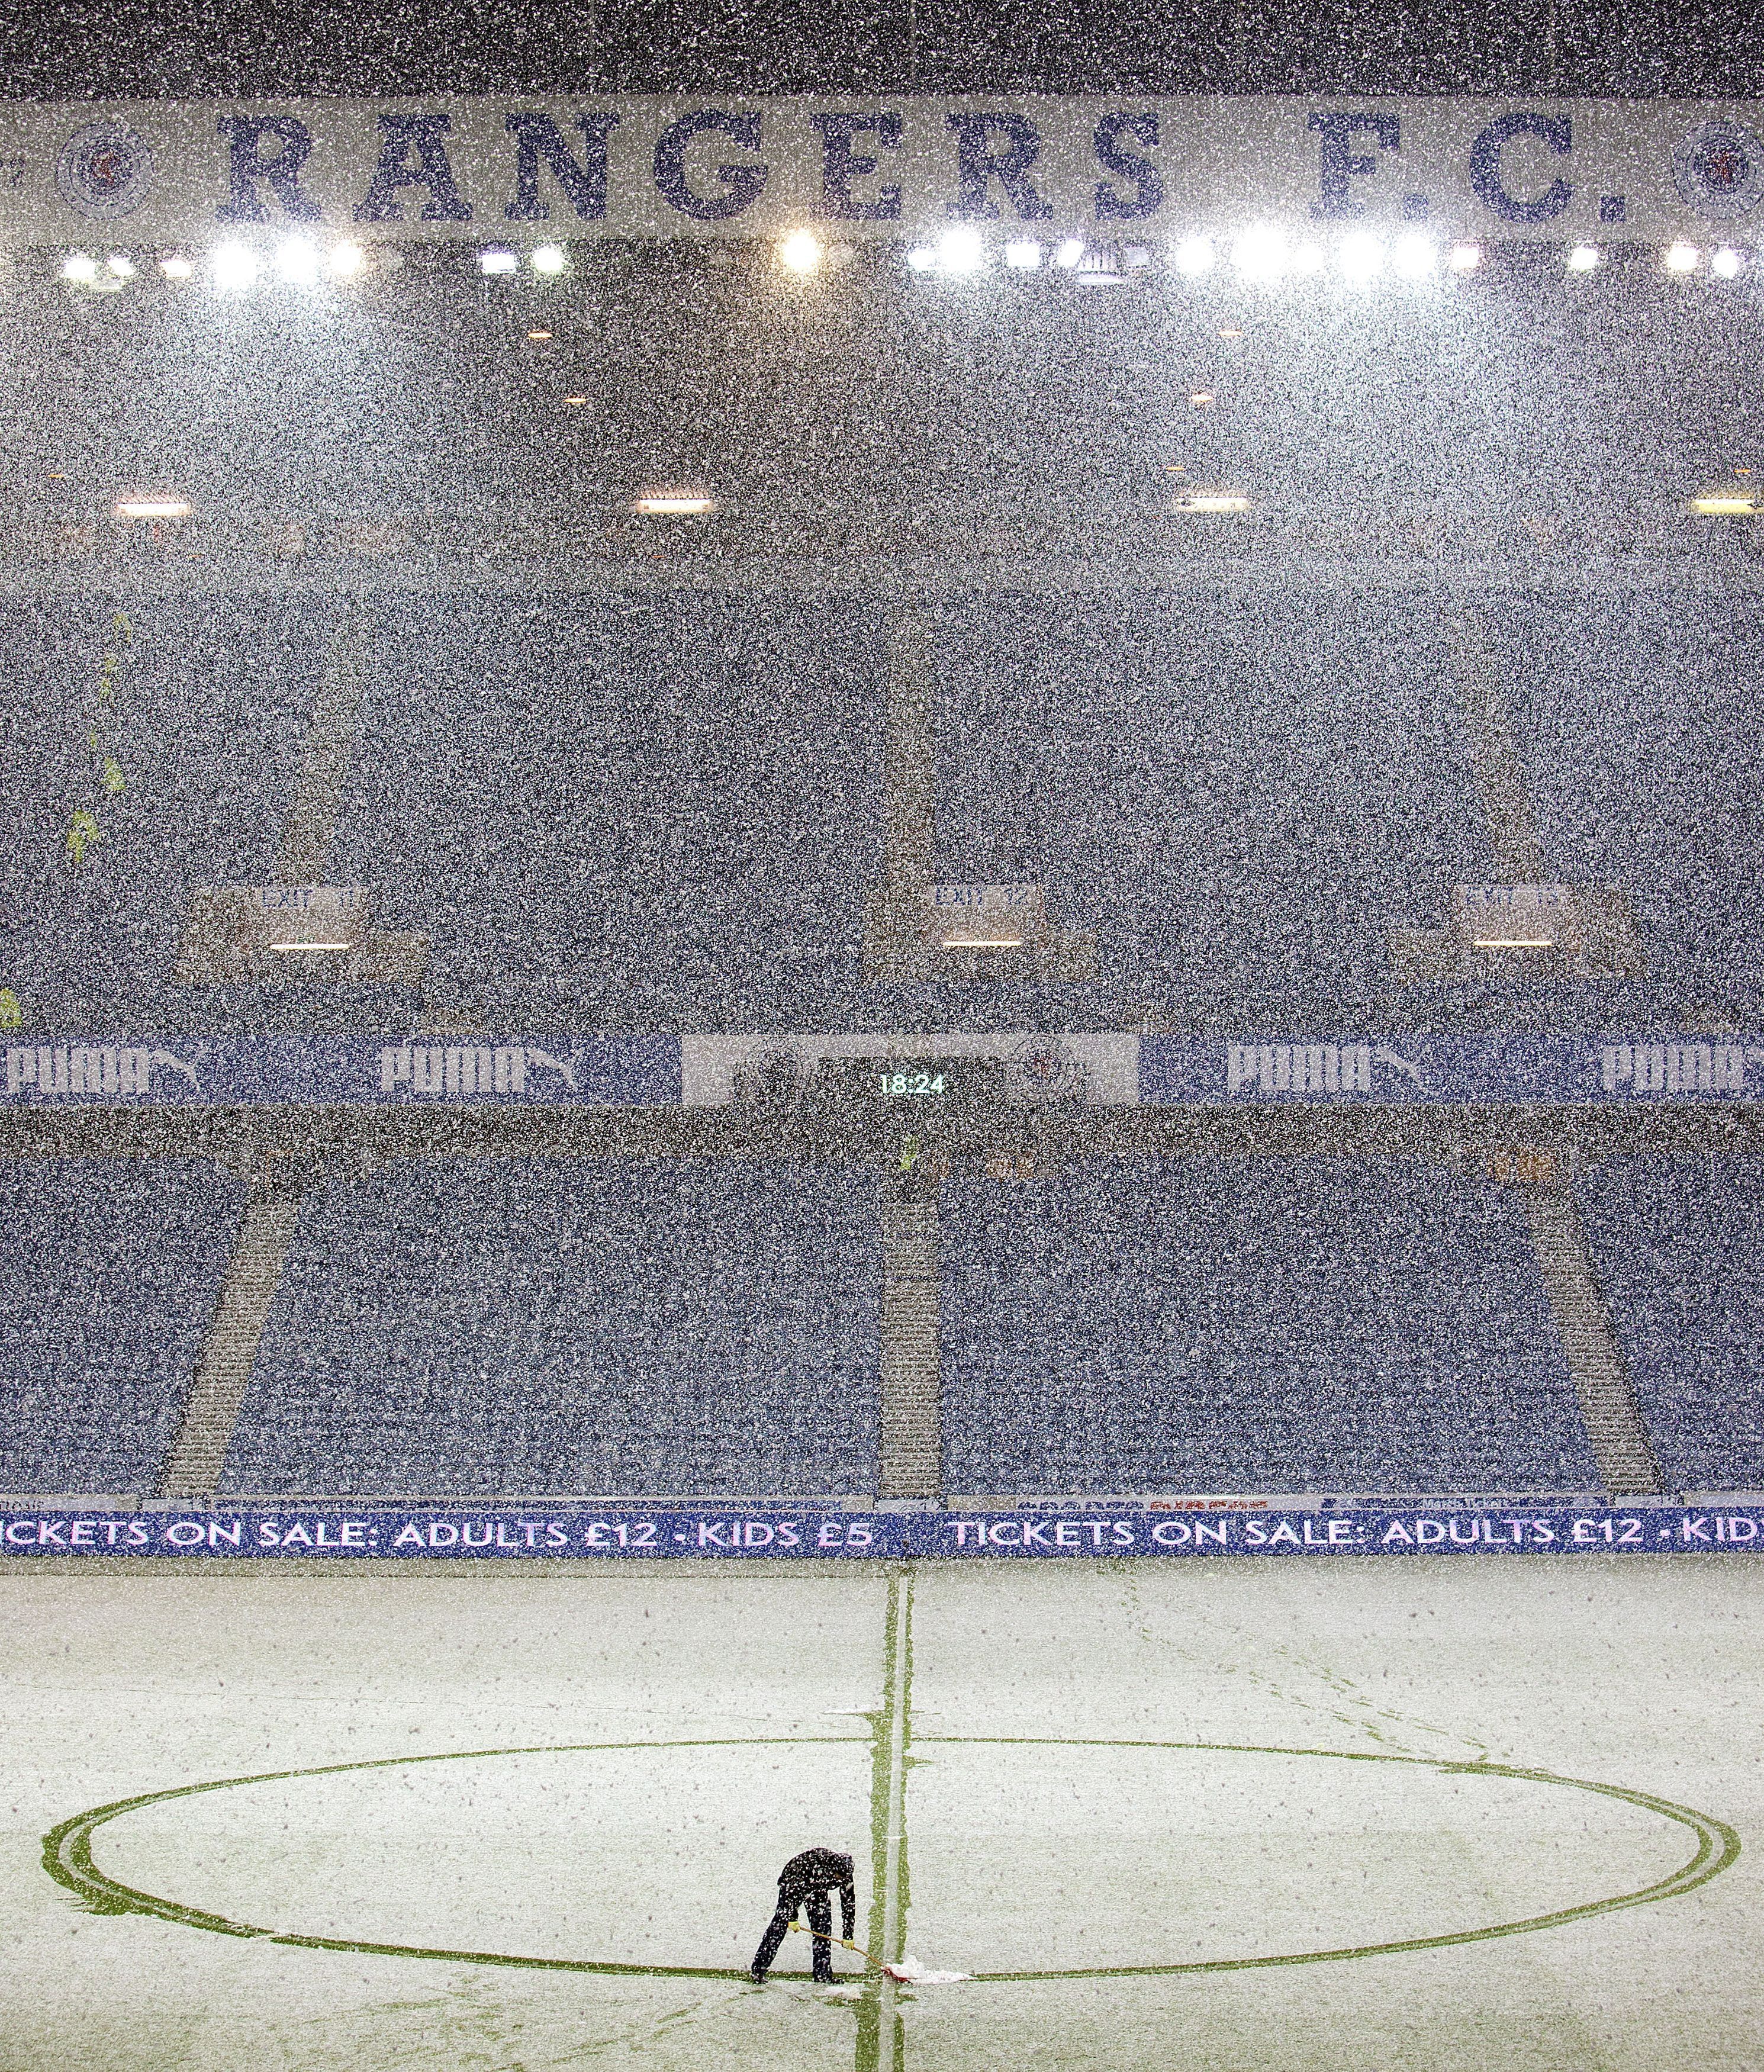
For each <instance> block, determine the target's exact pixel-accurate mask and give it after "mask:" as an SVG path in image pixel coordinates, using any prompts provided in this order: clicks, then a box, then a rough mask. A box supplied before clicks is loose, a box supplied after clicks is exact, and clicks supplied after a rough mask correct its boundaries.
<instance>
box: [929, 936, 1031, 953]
mask: <svg viewBox="0 0 1764 2072" xmlns="http://www.w3.org/2000/svg"><path fill="white" fill-rule="evenodd" d="M1022 947H1023V939H1022V936H1021V935H945V936H944V948H945V949H946V950H1020V949H1021V948H1022Z"/></svg>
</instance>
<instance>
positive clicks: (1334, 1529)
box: [0, 1498, 1764, 1560]
mask: <svg viewBox="0 0 1764 2072" xmlns="http://www.w3.org/2000/svg"><path fill="white" fill-rule="evenodd" d="M1257 1501H1259V1500H1258V1499H1241V1498H1240V1499H1237V1500H1236V1503H1238V1505H1240V1506H1244V1505H1246V1504H1252V1503H1255V1502H1257ZM1760 1548H1764V1509H1761V1508H1759V1507H1755V1506H1750V1505H1741V1504H1733V1505H1725V1506H1723V1505H1713V1506H1709V1505H1705V1506H1701V1507H1696V1508H1692V1507H1689V1506H1685V1505H1676V1504H1675V1505H1665V1504H1659V1505H1649V1506H1647V1507H1645V1508H1640V1509H1635V1510H1624V1509H1598V1508H1593V1507H1588V1508H1584V1509H1578V1510H1556V1509H1552V1508H1550V1507H1548V1506H1547V1505H1544V1506H1536V1505H1532V1504H1528V1503H1524V1502H1523V1501H1521V1502H1519V1503H1513V1504H1510V1505H1501V1506H1499V1507H1478V1508H1474V1509H1472V1508H1470V1507H1451V1506H1449V1505H1443V1504H1442V1505H1439V1506H1436V1507H1425V1506H1423V1507H1418V1508H1412V1509H1402V1508H1384V1507H1371V1506H1363V1505H1360V1504H1359V1503H1351V1504H1349V1506H1348V1507H1347V1508H1345V1509H1343V1510H1340V1511H1334V1512H1322V1511H1280V1510H1275V1509H1272V1508H1264V1509H1260V1510H1257V1509H1254V1508H1241V1507H1240V1508H1232V1509H1229V1510H1212V1509H1207V1508H1196V1509H1194V1510H1182V1511H1178V1510H1177V1509H1175V1508H1174V1506H1171V1505H1168V1504H1166V1505H1155V1504H1147V1505H1145V1506H1143V1507H1128V1506H1116V1507H1107V1506H1099V1507H1096V1508H1094V1509H1093V1510H1092V1511H1088V1512H1085V1511H1077V1510H1070V1511H1068V1510H1060V1511H1053V1512H1046V1511H1034V1510H1030V1509H1023V1510H1020V1511H996V1512H989V1513H984V1514H976V1513H968V1514H965V1515H964V1514H961V1513H952V1512H948V1511H912V1512H906V1513H902V1512H898V1511H882V1512H859V1511H815V1510H813V1509H812V1508H808V1507H804V1508H800V1509H795V1510H790V1511H759V1512H754V1511H746V1512H735V1511H649V1512H638V1511H632V1510H625V1509H615V1508H608V1509H605V1510H599V1511H596V1510H594V1509H593V1508H591V1507H586V1506H583V1505H580V1504H572V1505H570V1506H569V1507H557V1508H555V1509H552V1508H549V1507H539V1508H535V1509H532V1510H527V1511H457V1510H440V1509H433V1510H430V1509H422V1508H420V1507H419V1508H410V1507H405V1508H404V1509H401V1510H361V1511H353V1512H345V1511H343V1510H341V1509H340V1508H339V1509H330V1510H322V1511H315V1510H306V1511H288V1510H278V1511H266V1510H258V1509H255V1508H253V1509H240V1508H232V1507H219V1508H216V1509H215V1510H213V1511H108V1512H106V1511H97V1512H92V1511H77V1510H74V1509H60V1508H57V1507H42V1508H38V1509H30V1508H21V1507H17V1506H14V1507H13V1508H12V1509H10V1511H6V1512H0V1552H5V1553H8V1554H14V1555H20V1554H57V1555H77V1554H83V1553H93V1554H137V1555H144V1556H156V1555H157V1556H200V1555H204V1554H225V1555H229V1556H257V1557H259V1558H261V1559H273V1558H276V1557H278V1556H285V1555H286V1556H298V1557H299V1558H300V1559H302V1560H310V1559H311V1558H312V1557H314V1556H325V1557H327V1558H331V1559H335V1560H363V1559H368V1558H372V1557H375V1556H379V1557H381V1558H391V1559H394V1560H433V1559H436V1558H441V1559H447V1560H458V1559H460V1558H462V1557H470V1558H471V1559H474V1560H548V1559H549V1560H559V1559H564V1558H569V1557H574V1558H578V1559H582V1560H622V1559H630V1560H668V1559H679V1558H684V1557H686V1556H698V1557H706V1556H708V1557H710V1558H713V1559H722V1560H760V1559H765V1560H779V1559H783V1560H870V1559H879V1560H997V1559H999V1558H1001V1557H1006V1558H1009V1559H1012V1560H1025V1559H1031V1558H1042V1559H1049V1560H1083V1559H1085V1558H1090V1559H1095V1558H1096V1557H1097V1556H1110V1557H1120V1556H1129V1555H1137V1556H1145V1557H1147V1558H1157V1557H1161V1556H1185V1555H1203V1556H1227V1557H1228V1556H1241V1555H1273V1554H1278V1555H1317V1556H1326V1557H1333V1556H1355V1557H1373V1556H1379V1555H1400V1554H1430V1555H1437V1554H1474V1555H1481V1556H1485V1557H1486V1556H1494V1555H1511V1554H1554V1555H1564V1556H1573V1555H1576V1554H1610V1553H1613V1552H1616V1553H1622V1552H1631V1553H1636V1554H1675V1553H1676V1554H1684V1553H1695V1554H1705V1555H1707V1554H1719V1553H1725V1552H1733V1553H1740V1554H1747V1555H1755V1554H1756V1553H1757V1552H1758V1550H1759V1549H1760Z"/></svg>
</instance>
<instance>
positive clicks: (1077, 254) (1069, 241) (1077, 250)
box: [1054, 237, 1084, 266]
mask: <svg viewBox="0 0 1764 2072" xmlns="http://www.w3.org/2000/svg"><path fill="white" fill-rule="evenodd" d="M1083 256H1084V240H1083V238H1081V237H1063V238H1061V240H1059V244H1058V245H1055V247H1054V264H1055V265H1056V266H1075V265H1077V264H1078V262H1079V260H1080V259H1082V258H1083Z"/></svg>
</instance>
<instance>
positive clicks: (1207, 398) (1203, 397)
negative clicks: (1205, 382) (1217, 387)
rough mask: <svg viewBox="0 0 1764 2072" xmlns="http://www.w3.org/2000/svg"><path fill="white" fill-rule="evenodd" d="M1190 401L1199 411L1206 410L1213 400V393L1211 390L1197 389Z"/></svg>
mask: <svg viewBox="0 0 1764 2072" xmlns="http://www.w3.org/2000/svg"><path fill="white" fill-rule="evenodd" d="M1188 400H1189V401H1190V403H1192V404H1193V405H1194V406H1195V409H1197V410H1204V409H1206V407H1207V405H1208V404H1209V403H1211V401H1212V400H1213V392H1212V390H1211V389H1197V390H1196V392H1195V394H1193V395H1192V396H1190V397H1189V399H1188Z"/></svg>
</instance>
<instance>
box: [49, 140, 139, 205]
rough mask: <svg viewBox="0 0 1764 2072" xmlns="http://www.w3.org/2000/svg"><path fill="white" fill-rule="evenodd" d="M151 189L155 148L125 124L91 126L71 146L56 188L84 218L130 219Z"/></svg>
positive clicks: (60, 166)
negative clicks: (114, 217) (120, 217)
mask: <svg viewBox="0 0 1764 2072" xmlns="http://www.w3.org/2000/svg"><path fill="white" fill-rule="evenodd" d="M152 184H153V149H152V146H150V144H149V143H148V142H147V140H146V138H145V137H143V136H142V135H141V134H140V133H139V132H138V130H134V129H130V127H129V125H128V124H127V123H126V122H116V121H111V122H91V123H88V124H87V125H86V127H85V128H84V129H76V131H75V132H74V134H72V136H71V137H70V138H68V142H67V146H66V148H65V149H64V150H63V152H62V154H61V158H60V162H59V163H58V164H57V166H56V186H57V187H60V190H61V198H62V199H63V200H64V202H66V203H67V204H68V208H72V209H77V210H78V211H79V212H80V215H82V216H101V217H111V216H132V215H134V212H135V211H136V210H137V209H138V208H140V206H141V204H142V202H144V201H145V200H146V198H147V189H148V188H149V187H150V186H151V185H152Z"/></svg>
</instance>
